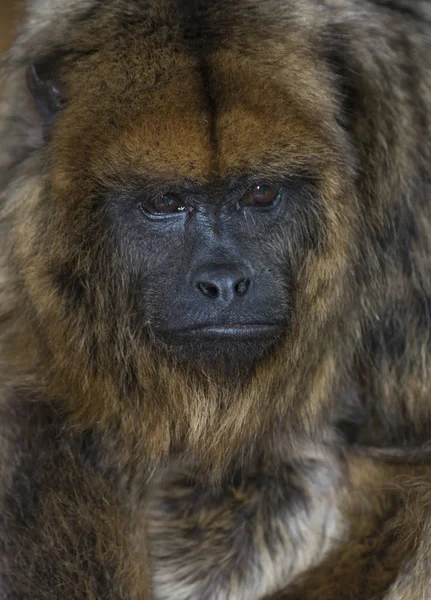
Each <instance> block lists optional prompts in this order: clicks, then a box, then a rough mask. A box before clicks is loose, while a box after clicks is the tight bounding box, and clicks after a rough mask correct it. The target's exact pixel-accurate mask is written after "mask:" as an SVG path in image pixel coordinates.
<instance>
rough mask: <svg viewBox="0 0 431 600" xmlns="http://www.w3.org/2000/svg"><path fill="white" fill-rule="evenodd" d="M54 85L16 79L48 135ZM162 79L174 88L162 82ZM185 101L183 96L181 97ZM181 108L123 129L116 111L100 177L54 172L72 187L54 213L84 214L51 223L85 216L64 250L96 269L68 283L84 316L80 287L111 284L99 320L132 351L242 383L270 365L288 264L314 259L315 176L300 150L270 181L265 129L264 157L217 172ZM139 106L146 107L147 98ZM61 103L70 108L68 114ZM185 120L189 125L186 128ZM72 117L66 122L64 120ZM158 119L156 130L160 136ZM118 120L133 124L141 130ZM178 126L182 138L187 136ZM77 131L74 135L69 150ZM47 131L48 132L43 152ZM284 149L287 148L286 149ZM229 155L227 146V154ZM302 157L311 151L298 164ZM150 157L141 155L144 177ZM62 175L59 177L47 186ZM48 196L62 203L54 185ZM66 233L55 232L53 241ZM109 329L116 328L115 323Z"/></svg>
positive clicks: (284, 303)
mask: <svg viewBox="0 0 431 600" xmlns="http://www.w3.org/2000/svg"><path fill="white" fill-rule="evenodd" d="M51 69H52V70H53V74H52V76H51ZM191 74H192V75H193V76H194V74H195V72H194V71H193V70H192V71H191ZM53 81H56V72H55V63H54V64H53V65H52V66H51V64H50V63H49V61H48V65H46V64H44V65H43V69H42V68H41V66H40V65H37V66H36V67H34V66H33V67H32V68H31V69H30V70H29V87H30V89H31V90H32V92H33V95H35V96H36V100H37V105H38V107H39V109H40V111H41V112H42V114H43V115H44V116H45V115H46V114H48V115H49V118H46V117H45V118H46V122H47V123H48V125H49V126H50V125H51V124H53V127H54V128H55V125H56V118H57V116H58V115H57V113H58V110H59V106H58V104H59V103H58V102H53V101H52V98H54V99H57V97H58V94H59V93H60V92H59V91H58V90H59V89H60V90H61V86H58V84H57V83H56V84H53ZM172 81H173V82H174V83H175V81H176V80H175V78H174V79H172ZM166 85H168V84H166ZM191 89H192V88H191ZM160 90H161V91H160V95H161V96H160V97H161V98H164V93H165V92H164V88H163V87H162V88H160ZM181 90H182V91H183V90H184V86H183V85H182V84H181ZM156 92H157V89H156ZM157 93H158V92H157ZM137 97H139V96H137ZM196 97H198V96H197V94H195V93H194V92H193V91H191V98H192V99H193V98H196ZM77 99H78V100H79V96H78V97H77ZM190 101H191V100H187V98H185V97H184V98H182V96H181V102H180V109H179V111H180V115H179V117H178V120H176V119H175V120H174V123H173V124H172V123H171V121H170V120H169V119H170V109H169V110H168V112H167V116H163V117H160V116H159V114H158V113H157V112H155V113H154V115H146V117H145V119H141V116H140V115H139V111H138V113H137V114H136V115H135V117H133V118H131V117H130V116H129V120H128V121H127V123H125V124H124V125H123V129H122V128H121V127H120V126H119V125H118V123H120V124H121V110H120V112H119V114H118V115H117V116H116V119H111V121H112V123H113V126H114V129H115V131H117V129H116V128H117V127H118V136H119V139H120V142H119V143H120V144H125V146H122V147H118V148H117V147H116V149H115V153H114V155H113V156H112V158H110V159H109V165H110V167H109V169H108V172H107V173H106V174H103V175H101V174H100V172H98V174H97V177H95V176H94V171H93V170H92V169H91V168H90V167H89V165H91V160H92V159H90V160H88V161H85V163H83V164H82V165H81V166H78V167H77V166H76V165H75V166H73V171H74V173H77V172H79V173H80V177H79V179H75V177H73V178H72V179H69V177H68V176H67V177H66V178H67V179H68V181H69V183H71V187H67V190H66V192H65V194H64V206H65V207H66V206H67V207H71V205H72V204H71V201H70V198H71V197H74V198H76V203H77V204H76V205H77V206H80V207H81V205H82V208H80V210H82V211H84V212H83V215H82V217H81V216H79V214H78V213H77V212H75V211H73V210H72V209H71V208H68V210H70V216H69V217H68V218H65V217H62V223H70V222H71V220H72V221H75V222H76V229H75V231H78V230H79V229H81V228H82V224H83V223H86V222H87V219H89V220H88V223H89V224H91V227H87V228H83V230H82V234H80V235H77V236H76V238H75V240H73V241H72V242H71V247H72V248H73V251H74V253H75V255H81V256H82V255H85V256H90V255H91V256H92V257H93V259H92V263H93V266H92V267H90V272H91V270H92V269H95V273H94V275H93V274H91V275H90V278H89V281H87V282H84V283H83V284H81V285H80V287H81V289H84V290H88V292H87V297H88V304H89V305H90V312H91V311H92V310H93V309H92V306H91V303H92V301H93V298H94V292H92V282H93V281H98V280H99V279H100V281H101V282H103V283H104V284H106V285H107V290H106V296H105V297H106V298H108V295H109V294H110V293H111V291H112V290H113V289H114V288H115V287H117V289H118V288H120V292H119V294H120V297H119V299H118V296H117V298H113V299H112V301H111V302H110V307H111V309H110V310H112V311H113V313H112V315H110V316H109V323H113V324H115V322H116V321H118V319H117V317H118V314H116V313H115V307H116V306H119V305H120V304H122V306H123V309H122V312H121V315H124V316H125V317H127V318H129V317H130V320H131V321H132V323H131V325H130V327H131V329H132V330H133V337H134V339H138V340H139V338H141V346H142V348H144V349H148V348H151V351H152V349H153V348H154V350H155V353H154V354H153V356H158V353H160V352H162V353H163V354H164V355H166V356H168V357H170V358H171V359H173V362H174V366H175V363H177V362H178V361H179V362H180V363H182V364H181V367H182V368H183V367H184V365H186V366H188V365H190V366H192V367H193V366H197V367H198V369H199V370H201V368H203V370H204V371H205V373H207V372H209V371H213V372H217V373H220V372H222V373H228V374H229V378H231V377H232V375H233V376H235V377H238V376H239V375H241V377H242V378H247V377H248V376H249V375H250V373H251V372H252V371H253V369H254V367H255V366H256V364H257V363H260V362H261V361H263V360H265V359H266V358H267V357H269V356H272V355H273V354H274V351H275V350H276V349H277V348H278V346H279V345H280V344H282V343H283V342H284V341H285V340H286V337H287V333H288V331H289V330H290V325H291V316H292V311H293V305H294V303H295V301H294V295H295V288H296V284H294V282H296V281H297V279H296V277H297V274H298V270H299V269H300V268H301V264H300V259H301V260H302V259H303V257H304V256H305V252H306V250H307V249H312V250H313V252H316V251H318V248H319V247H320V242H319V239H318V238H319V230H321V229H322V227H321V223H322V222H323V219H322V214H321V210H320V208H319V201H318V197H319V195H318V194H317V193H316V185H315V181H314V180H315V178H316V176H315V167H314V165H312V166H310V168H309V169H308V168H307V161H306V160H305V159H304V156H303V155H302V154H301V156H300V157H299V160H298V163H299V165H297V166H295V165H286V166H285V172H283V170H281V169H280V156H281V155H282V152H283V151H279V150H278V148H277V144H278V136H277V135H276V134H274V136H270V138H269V141H270V148H271V151H270V152H266V155H265V160H264V161H260V165H259V164H258V165H257V166H256V165H253V166H251V165H250V167H248V166H247V165H242V166H241V167H237V166H236V165H235V162H232V161H231V160H229V161H227V162H226V161H225V163H226V164H224V166H223V167H218V166H217V160H214V155H213V147H212V146H211V144H210V141H211V136H209V134H208V130H207V127H206V126H202V123H205V122H206V121H205V119H206V118H207V116H206V115H207V113H206V112H203V113H202V115H203V117H204V118H200V117H199V118H197V119H191V114H192V113H191V111H190V109H189V103H190ZM142 102H143V103H144V104H145V105H148V106H151V105H152V103H151V101H150V100H148V101H145V102H144V101H142ZM90 104H91V103H90ZM74 106H75V105H74V103H71V107H72V109H73V108H74ZM66 108H67V101H66ZM69 108H70V107H69ZM120 108H121V107H120ZM66 113H67V116H66V119H67V118H71V117H70V116H69V115H70V114H72V113H70V110H69V112H68V111H67V110H66ZM187 119H189V120H190V126H186V122H187V123H188V121H187ZM71 122H73V123H75V122H76V121H75V120H74V119H73V118H71ZM165 122H166V123H167V124H168V125H169V126H168V125H165V126H163V127H161V125H160V124H161V123H165ZM112 123H110V121H107V122H106V125H105V126H104V127H101V130H100V131H101V132H100V136H101V138H102V141H99V144H100V146H98V145H97V142H96V141H95V142H94V143H95V144H96V146H95V147H97V148H98V150H97V151H95V152H94V156H95V157H97V160H99V157H100V156H104V152H105V151H106V150H105V148H106V147H109V145H110V144H111V143H114V144H116V142H117V139H115V142H113V141H112V140H111V141H110V142H107V141H106V140H105V141H103V140H104V139H105V138H104V136H105V134H106V131H108V133H109V127H110V126H111V124H112ZM130 123H133V124H134V123H140V124H142V126H143V127H144V130H143V131H140V130H139V129H136V128H135V126H134V125H133V126H131V125H130ZM59 127H60V129H63V130H64V131H66V130H68V131H70V129H69V126H68V125H67V120H65V117H63V118H62V119H61V121H59ZM130 127H131V130H130V129H129V128H130ZM158 127H161V129H160V131H159V130H158ZM302 127H303V126H302V125H301V127H300V132H301V135H302ZM189 130H191V131H192V133H193V135H191V137H190V140H189V139H188V138H187V135H188V133H189ZM172 131H175V132H176V133H175V135H174V136H173V139H172V140H170V138H168V137H167V136H166V132H168V133H169V132H172ZM246 131H248V130H247V128H246ZM293 132H294V127H293V125H292V126H291V127H290V128H289V136H288V137H289V140H288V141H289V143H290V142H291V141H292V140H294V136H293ZM263 133H264V131H263V130H262V135H263ZM47 135H48V136H49V135H50V129H49V127H48V128H47ZM82 135H83V134H82ZM82 135H78V136H77V140H76V143H77V144H79V143H81V140H82ZM135 135H136V137H134V136H135ZM169 135H170V133H169ZM58 136H59V134H58V131H57V132H56V131H55V130H54V135H53V138H54V144H55V141H56V137H58ZM292 136H293V137H292ZM60 137H61V136H60ZM177 138H178V139H180V140H182V143H184V149H183V148H181V150H180V151H176V150H175V148H174V150H173V154H172V157H171V156H170V154H169V151H170V149H171V148H172V146H173V142H174V141H175V140H176V139H177ZM253 141H254V138H253V139H251V140H249V141H248V142H247V143H245V142H242V147H248V146H247V144H249V143H250V142H253ZM257 141H259V138H257ZM283 143H284V144H285V143H286V142H283ZM69 144H70V148H71V151H72V154H71V155H68V156H67V158H66V159H65V160H64V162H63V167H64V168H66V171H67V170H68V169H69V165H70V164H72V165H74V161H75V158H76V156H75V143H71V142H70V140H69V141H67V147H69ZM292 144H293V145H294V147H296V146H295V142H294V141H292ZM230 146H231V143H230V142H229V144H228V146H227V147H228V148H230ZM89 147H92V146H89ZM253 147H254V146H253ZM159 148H161V149H162V150H159ZM195 149H199V151H198V150H196V153H197V156H194V154H193V152H194V150H195ZM271 153H273V156H274V158H273V159H271ZM315 153H316V149H315V147H314V146H313V147H312V149H311V150H310V155H312V156H314V154H315ZM59 154H62V152H57V161H58V160H59V159H58V157H59ZM91 154H92V153H91ZM225 154H226V152H225ZM149 156H150V157H152V156H153V160H154V169H153V170H152V163H151V160H149V161H148V160H147V159H148V157H149ZM183 156H186V157H187V160H186V162H185V163H184V165H181V166H180V168H177V167H176V164H178V162H181V160H179V157H183ZM208 156H210V158H208ZM227 156H229V154H227ZM139 157H141V158H143V161H142V162H140V161H139ZM156 157H157V158H156ZM160 157H166V160H165V158H162V160H160ZM167 157H169V159H168V158H167ZM135 159H136V160H135ZM199 161H200V162H199ZM144 163H145V164H144ZM190 165H191V166H190ZM196 165H199V167H195V166H196ZM194 168H196V169H197V175H196V176H195V177H193V169H194ZM55 177H56V176H54V179H55ZM62 179H63V176H61V177H60V178H59V181H60V183H61V181H62ZM95 181H97V184H95V183H94V182H95ZM60 187H61V190H60V195H61V194H62V193H63V184H62V183H61V186H60ZM55 202H56V206H58V205H60V204H61V202H60V201H59V200H58V198H57V199H56V201H55ZM86 206H88V208H85V207H86ZM90 229H91V231H92V233H91V234H90V233H89V231H90ZM71 230H73V229H72V228H71V227H70V225H68V227H67V231H65V236H68V235H69V231H71ZM107 232H109V233H107ZM85 237H87V238H88V239H87V240H85ZM95 240H98V241H99V240H102V244H103V245H102V246H100V248H101V250H99V252H97V251H96V250H95V242H94V241H95ZM80 244H81V245H82V247H83V249H82V251H81V250H80V249H79V245H80ZM99 257H100V258H102V257H103V260H104V262H106V261H108V262H111V264H112V267H111V268H112V275H111V276H110V278H108V279H106V275H105V270H106V267H103V270H98V269H99V268H98V264H99ZM81 262H82V261H81ZM67 267H68V269H69V268H70V267H69V265H67ZM73 269H74V270H76V267H73ZM101 273H102V276H100V275H101ZM62 280H64V277H62ZM111 283H112V285H111ZM75 287H76V286H75ZM124 308H125V309H126V310H124ZM119 314H120V313H119ZM119 326H120V327H121V328H122V330H123V331H124V327H125V325H124V323H123V324H121V325H119ZM126 327H129V325H128V324H127V325H126ZM116 337H118V333H116V332H113V334H112V337H111V339H115V338H116ZM234 381H237V379H234Z"/></svg>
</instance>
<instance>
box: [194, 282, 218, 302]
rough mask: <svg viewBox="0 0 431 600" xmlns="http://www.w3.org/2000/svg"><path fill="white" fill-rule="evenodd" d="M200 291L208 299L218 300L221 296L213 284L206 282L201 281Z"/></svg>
mask: <svg viewBox="0 0 431 600" xmlns="http://www.w3.org/2000/svg"><path fill="white" fill-rule="evenodd" d="M197 287H198V289H199V290H200V291H201V292H202V294H203V295H204V296H207V297H208V298H217V297H218V295H219V289H218V287H217V286H216V285H214V284H213V283H208V282H206V281H200V282H199V283H198V285H197Z"/></svg>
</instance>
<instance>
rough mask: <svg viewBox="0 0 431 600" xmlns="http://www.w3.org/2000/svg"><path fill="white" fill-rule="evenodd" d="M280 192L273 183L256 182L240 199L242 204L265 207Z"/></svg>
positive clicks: (269, 204) (273, 200)
mask: <svg viewBox="0 0 431 600" xmlns="http://www.w3.org/2000/svg"><path fill="white" fill-rule="evenodd" d="M279 194H280V189H279V188H278V187H276V186H275V185H269V184H266V183H257V184H255V185H253V186H252V187H251V188H250V189H248V190H247V191H246V193H245V194H244V196H243V197H242V198H241V200H240V204H241V205H242V206H256V207H259V206H261V207H265V206H271V204H273V203H274V202H275V201H276V200H277V198H278V196H279Z"/></svg>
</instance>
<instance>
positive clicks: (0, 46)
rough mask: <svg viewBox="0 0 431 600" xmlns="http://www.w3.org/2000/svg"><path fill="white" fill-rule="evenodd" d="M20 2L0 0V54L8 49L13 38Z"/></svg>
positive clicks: (20, 7) (20, 10) (20, 8)
mask: <svg viewBox="0 0 431 600" xmlns="http://www.w3.org/2000/svg"><path fill="white" fill-rule="evenodd" d="M22 4H23V3H22V0H21V1H20V0H0V54H1V53H3V52H5V51H6V50H7V49H8V47H9V46H10V44H11V43H12V41H13V39H14V36H15V32H16V22H17V19H18V17H19V14H20V13H21V12H22Z"/></svg>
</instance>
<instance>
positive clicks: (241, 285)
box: [234, 277, 250, 297]
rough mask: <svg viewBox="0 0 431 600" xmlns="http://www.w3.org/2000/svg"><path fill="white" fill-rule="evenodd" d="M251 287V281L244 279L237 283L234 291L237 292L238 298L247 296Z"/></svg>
mask: <svg viewBox="0 0 431 600" xmlns="http://www.w3.org/2000/svg"><path fill="white" fill-rule="evenodd" d="M249 287H250V279H246V278H245V277H244V278H243V279H240V280H239V281H237V282H236V284H235V287H234V290H235V295H236V296H240V297H241V296H245V295H246V293H247V292H248V289H249Z"/></svg>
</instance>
